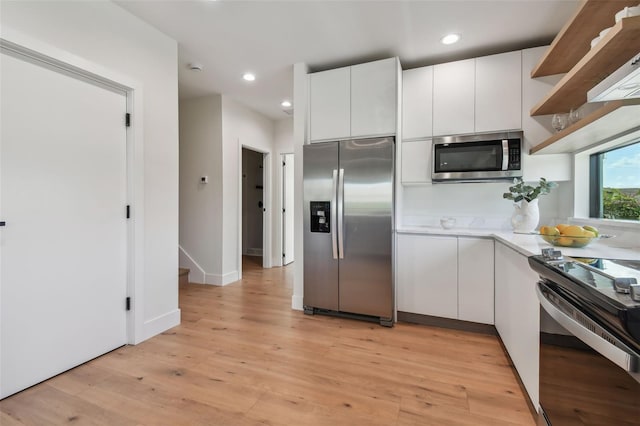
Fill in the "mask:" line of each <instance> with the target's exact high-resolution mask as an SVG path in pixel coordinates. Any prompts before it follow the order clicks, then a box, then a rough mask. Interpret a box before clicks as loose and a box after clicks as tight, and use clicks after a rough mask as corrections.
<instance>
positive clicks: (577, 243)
mask: <svg viewBox="0 0 640 426" xmlns="http://www.w3.org/2000/svg"><path fill="white" fill-rule="evenodd" d="M540 236H541V237H542V239H543V240H545V241H546V242H548V243H549V244H551V245H552V246H558V247H576V248H578V247H586V246H588V245H589V243H591V241H593V240H597V239H598V237H568V236H564V235H542V234H540Z"/></svg>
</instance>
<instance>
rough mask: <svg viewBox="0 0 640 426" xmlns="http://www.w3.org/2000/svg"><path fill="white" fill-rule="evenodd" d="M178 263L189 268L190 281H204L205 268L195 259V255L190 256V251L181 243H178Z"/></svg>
mask: <svg viewBox="0 0 640 426" xmlns="http://www.w3.org/2000/svg"><path fill="white" fill-rule="evenodd" d="M178 264H179V265H180V267H181V268H187V269H189V282H192V283H204V282H205V275H206V273H205V272H204V269H202V268H201V267H200V265H198V263H197V262H196V261H195V260H193V257H191V256H189V253H187V252H186V251H185V249H183V248H182V247H181V246H180V245H178Z"/></svg>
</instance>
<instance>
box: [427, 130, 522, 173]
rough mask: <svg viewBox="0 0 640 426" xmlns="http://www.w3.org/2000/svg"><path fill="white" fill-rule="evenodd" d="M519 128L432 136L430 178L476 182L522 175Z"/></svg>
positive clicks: (520, 133) (520, 134)
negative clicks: (517, 130)
mask: <svg viewBox="0 0 640 426" xmlns="http://www.w3.org/2000/svg"><path fill="white" fill-rule="evenodd" d="M522 138H523V134H522V132H504V133H484V134H476V135H459V136H443V137H436V138H433V156H432V158H433V167H432V169H431V178H432V180H433V181H434V182H467V181H468V182H477V181H493V180H499V179H513V178H514V177H521V176H522V161H521V160H522Z"/></svg>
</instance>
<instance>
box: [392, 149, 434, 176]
mask: <svg viewBox="0 0 640 426" xmlns="http://www.w3.org/2000/svg"><path fill="white" fill-rule="evenodd" d="M401 147H402V153H401V157H402V161H401V164H400V169H401V182H402V184H420V183H430V182H431V149H432V144H431V139H425V140H410V141H402V144H401Z"/></svg>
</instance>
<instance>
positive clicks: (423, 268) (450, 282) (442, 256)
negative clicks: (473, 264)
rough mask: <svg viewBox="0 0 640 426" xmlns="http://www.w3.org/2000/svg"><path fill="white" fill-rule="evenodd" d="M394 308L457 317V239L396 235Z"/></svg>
mask: <svg viewBox="0 0 640 426" xmlns="http://www.w3.org/2000/svg"><path fill="white" fill-rule="evenodd" d="M397 249H398V250H397V258H398V261H397V265H398V271H397V276H398V283H397V295H398V310H399V311H403V312H411V313H415V314H422V315H433V316H438V317H445V318H453V319H456V318H457V317H458V283H457V273H458V262H457V250H458V239H457V238H456V237H434V236H427V235H407V234H401V235H398V247H397Z"/></svg>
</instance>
